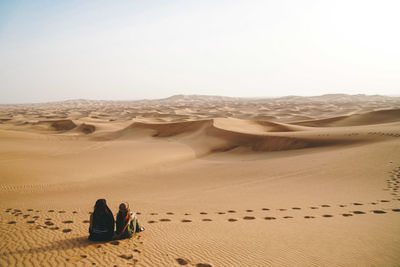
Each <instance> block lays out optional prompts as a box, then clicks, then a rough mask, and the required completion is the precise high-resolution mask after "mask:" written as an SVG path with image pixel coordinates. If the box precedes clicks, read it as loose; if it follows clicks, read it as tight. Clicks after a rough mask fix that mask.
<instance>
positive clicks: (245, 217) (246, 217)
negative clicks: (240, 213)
mask: <svg viewBox="0 0 400 267" xmlns="http://www.w3.org/2000/svg"><path fill="white" fill-rule="evenodd" d="M254 219H255V217H253V216H244V217H243V220H254Z"/></svg>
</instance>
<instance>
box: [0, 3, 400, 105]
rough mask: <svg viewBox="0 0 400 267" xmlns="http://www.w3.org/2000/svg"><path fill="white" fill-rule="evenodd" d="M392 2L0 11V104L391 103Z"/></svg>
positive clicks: (398, 56)
mask: <svg viewBox="0 0 400 267" xmlns="http://www.w3.org/2000/svg"><path fill="white" fill-rule="evenodd" d="M399 8H400V3H399V2H397V1H379V2H377V1H355V0H353V1H334V2H333V1H311V0H309V1H301V2H300V1H279V2H277V1H232V2H231V1H219V2H214V1H201V2H196V1H176V0H175V1H168V2H164V1H146V2H141V1H115V2H112V3H111V2H107V1H87V2H79V1H68V2H61V1H60V2H58V1H55V2H48V1H34V2H29V1H20V2H12V1H2V2H0V58H1V61H0V103H2V104H14V103H15V104H17V103H41V102H52V101H63V100H69V99H98V100H139V99H160V98H166V97H170V96H172V95H178V94H185V95H192V94H196V95H220V96H232V97H279V96H288V95H298V96H315V95H323V94H332V93H345V94H367V95H375V94H379V95H388V96H395V95H399V91H400V75H399V73H400V64H399V63H398V62H400V51H399V49H398V47H400V36H399V35H398V34H396V32H397V31H398V27H399V25H400V17H399V16H398V15H397V11H398V10H399Z"/></svg>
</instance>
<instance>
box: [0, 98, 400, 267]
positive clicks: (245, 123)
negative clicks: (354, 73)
mask: <svg viewBox="0 0 400 267" xmlns="http://www.w3.org/2000/svg"><path fill="white" fill-rule="evenodd" d="M399 186H400V98H396V97H386V96H365V95H353V96H349V95H340V94H337V95H324V96H318V97H295V96H291V97H283V98H276V99H258V98H257V99H256V98H255V99H244V98H230V97H217V96H186V95H178V96H173V97H170V98H167V99H159V100H141V101H91V100H71V101H64V102H53V103H41V104H20V105H0V192H1V193H0V265H1V266H92V265H93V266H94V265H96V266H127V265H135V266H199V267H201V266H202V267H205V266H398V265H399V262H400V195H399ZM98 198H106V199H107V202H108V204H109V207H110V208H111V209H112V211H113V212H114V213H115V214H116V212H117V209H118V205H119V203H121V202H124V201H127V202H129V203H130V206H131V208H133V210H134V211H136V212H137V213H138V218H139V221H140V222H141V224H142V226H144V227H145V229H146V230H145V231H144V232H141V233H137V234H136V235H135V236H134V237H133V238H131V239H126V240H119V241H111V242H100V243H99V242H97V243H96V242H90V241H88V240H87V237H88V220H89V213H90V212H91V211H92V210H93V205H94V203H95V201H96V199H98Z"/></svg>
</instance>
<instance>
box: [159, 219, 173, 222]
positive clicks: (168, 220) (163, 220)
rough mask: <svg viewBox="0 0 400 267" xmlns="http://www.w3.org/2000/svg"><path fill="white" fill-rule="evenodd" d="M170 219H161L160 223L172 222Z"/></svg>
mask: <svg viewBox="0 0 400 267" xmlns="http://www.w3.org/2000/svg"><path fill="white" fill-rule="evenodd" d="M170 221H171V220H170V219H160V222H170Z"/></svg>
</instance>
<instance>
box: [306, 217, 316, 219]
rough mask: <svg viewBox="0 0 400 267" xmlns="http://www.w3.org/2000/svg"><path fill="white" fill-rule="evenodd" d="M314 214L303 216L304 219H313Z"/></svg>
mask: <svg viewBox="0 0 400 267" xmlns="http://www.w3.org/2000/svg"><path fill="white" fill-rule="evenodd" d="M314 218H315V217H314V216H304V219H314Z"/></svg>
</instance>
